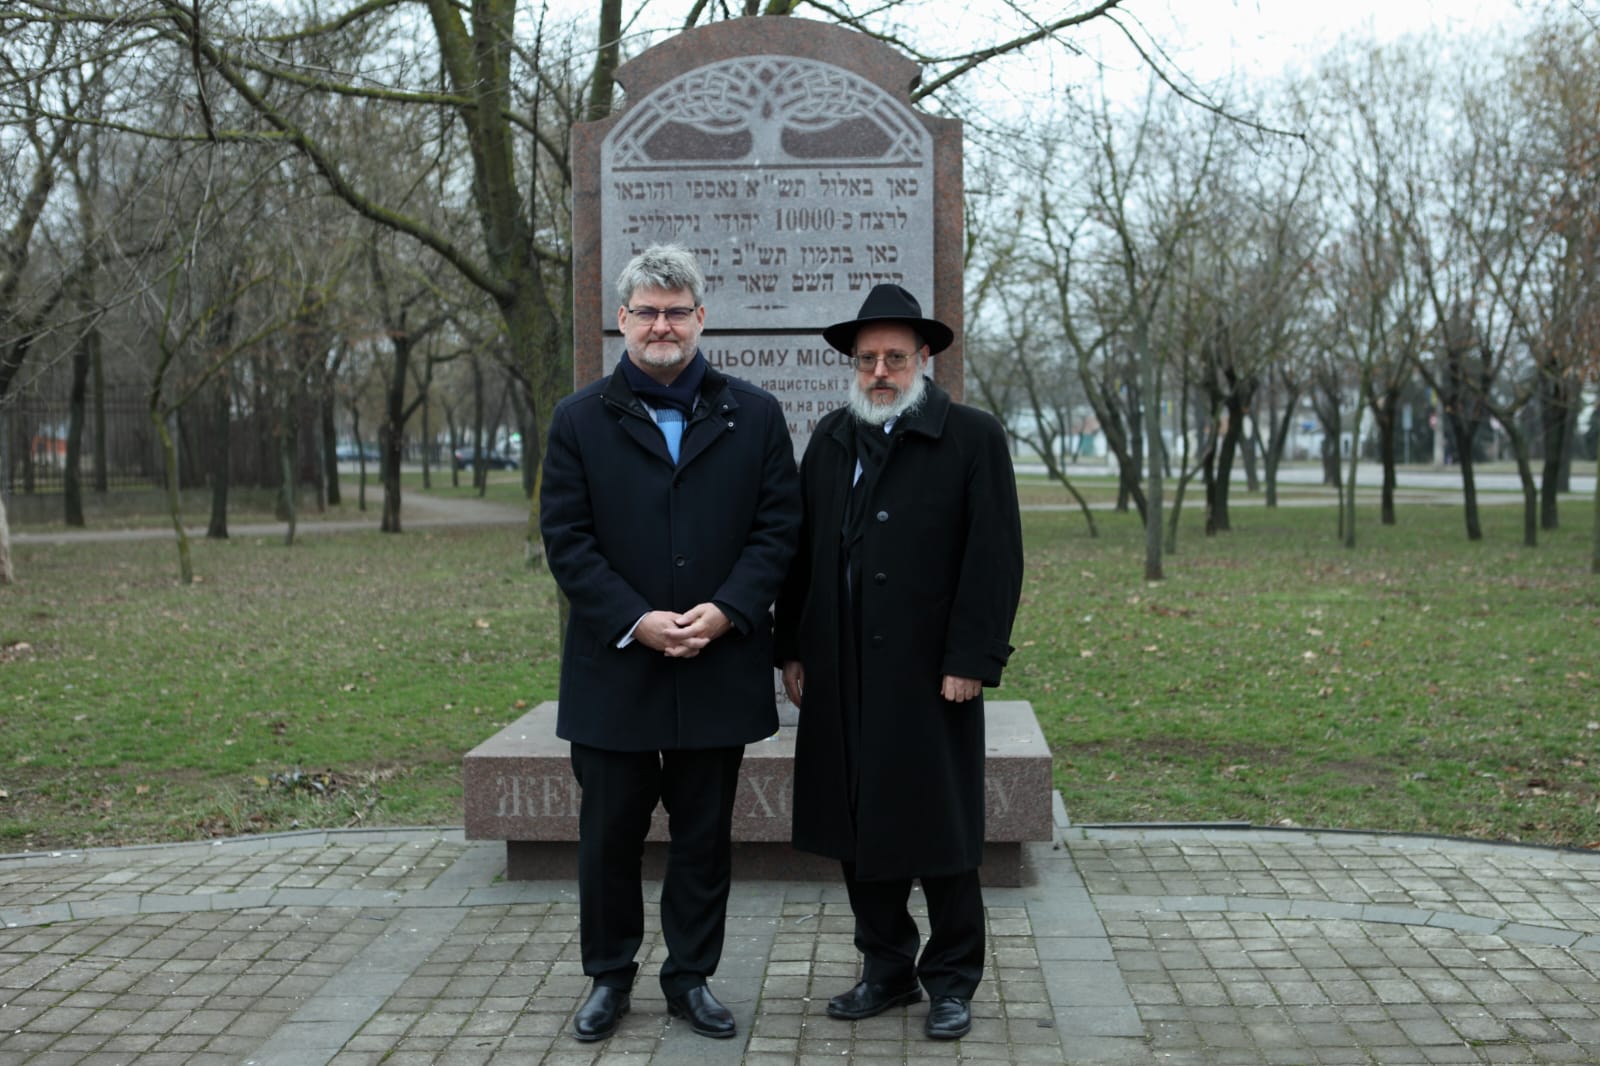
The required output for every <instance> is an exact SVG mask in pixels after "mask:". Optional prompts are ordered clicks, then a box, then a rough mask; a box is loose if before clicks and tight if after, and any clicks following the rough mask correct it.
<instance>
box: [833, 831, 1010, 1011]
mask: <svg viewBox="0 0 1600 1066" xmlns="http://www.w3.org/2000/svg"><path fill="white" fill-rule="evenodd" d="M918 880H920V881H921V882H922V894H923V895H924V896H925V897H927V900H928V927H929V928H928V946H927V947H926V948H924V949H923V951H922V956H921V957H920V958H918V956H917V948H918V947H919V946H921V935H920V934H919V933H918V931H917V923H916V921H915V920H913V919H912V917H911V912H910V910H909V909H908V908H907V906H906V901H907V900H908V899H910V897H911V878H909V877H907V878H902V879H896V880H889V881H861V880H857V878H856V871H855V864H854V863H848V862H847V863H845V864H844V885H845V889H846V890H847V891H848V892H849V893H850V909H851V910H852V911H854V912H855V917H856V948H857V950H859V951H860V952H861V955H862V959H863V962H862V970H861V979H862V980H863V981H871V982H873V983H874V984H883V985H889V986H891V987H894V988H904V987H906V986H908V985H910V984H912V983H913V982H918V981H920V982H921V984H922V987H923V988H925V989H927V990H928V994H929V995H930V996H959V997H960V998H962V999H971V998H972V994H973V993H974V992H976V991H977V989H978V982H979V981H981V980H982V979H983V956H984V927H983V889H982V886H981V885H980V884H979V881H978V871H977V870H966V871H963V872H962V873H958V874H950V875H949V876H946V877H922V878H918Z"/></svg>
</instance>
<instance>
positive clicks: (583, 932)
mask: <svg viewBox="0 0 1600 1066" xmlns="http://www.w3.org/2000/svg"><path fill="white" fill-rule="evenodd" d="M743 759H744V748H743V747H737V748H710V749H706V750H703V751H661V752H656V751H605V750H603V749H601V748H591V747H588V746H586V745H583V744H574V745H572V772H573V774H574V775H575V776H576V777H577V779H578V787H579V788H581V789H582V790H583V795H582V797H581V800H580V802H579V807H578V924H579V940H580V944H581V947H582V954H583V972H584V973H585V974H588V975H589V976H590V977H593V978H594V981H595V984H597V985H610V986H612V987H615V988H623V989H627V988H632V987H633V979H634V976H635V975H636V974H637V973H638V972H639V964H638V963H637V962H635V961H634V956H635V955H637V954H638V952H639V945H640V943H641V942H642V941H643V939H644V889H643V887H642V885H641V884H640V861H641V859H642V857H643V854H644V838H645V834H646V833H648V832H649V831H650V815H651V814H652V813H653V812H654V811H655V808H656V801H657V800H660V801H661V804H662V806H663V807H665V808H666V810H667V824H668V828H669V830H670V832H671V836H672V840H671V842H670V844H669V845H668V847H667V870H666V875H665V877H664V879H663V883H662V886H661V934H662V937H663V939H665V940H666V943H667V960H666V962H664V963H663V964H662V966H661V988H662V990H663V991H664V992H666V993H667V994H668V995H675V994H677V993H680V992H684V991H687V990H688V989H690V988H693V987H695V986H696V985H701V984H704V983H705V980H706V978H707V977H709V976H711V974H713V973H715V972H716V969H717V962H718V960H720V959H721V958H722V938H723V930H724V927H725V925H726V920H727V912H728V888H729V885H730V884H731V882H732V858H733V845H732V844H731V842H730V835H731V833H732V827H733V797H734V793H735V791H736V790H737V788H738V784H739V764H740V762H742V761H743Z"/></svg>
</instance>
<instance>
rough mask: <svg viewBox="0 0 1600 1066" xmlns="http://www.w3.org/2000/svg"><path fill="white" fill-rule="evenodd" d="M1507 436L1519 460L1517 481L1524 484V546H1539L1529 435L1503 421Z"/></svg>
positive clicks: (1536, 490) (1510, 420) (1537, 505)
mask: <svg viewBox="0 0 1600 1066" xmlns="http://www.w3.org/2000/svg"><path fill="white" fill-rule="evenodd" d="M1500 421H1501V424H1502V425H1504V426H1505V427H1506V436H1508V437H1510V438H1511V451H1512V454H1513V455H1514V456H1515V457H1516V460H1517V479H1518V480H1519V481H1520V482H1521V483H1522V546H1523V547H1525V548H1537V547H1538V546H1539V490H1538V488H1537V487H1536V486H1535V485H1534V480H1533V459H1532V457H1531V456H1529V454H1528V437H1527V434H1525V433H1523V432H1522V431H1521V430H1519V429H1516V428H1515V426H1514V422H1515V420H1514V419H1510V418H1504V419H1501V420H1500Z"/></svg>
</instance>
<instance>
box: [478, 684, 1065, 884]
mask: <svg viewBox="0 0 1600 1066" xmlns="http://www.w3.org/2000/svg"><path fill="white" fill-rule="evenodd" d="M555 722H556V705H555V704H554V703H553V702H547V703H541V704H540V705H539V706H537V707H535V708H534V709H533V710H531V711H529V712H528V713H527V714H525V715H523V716H522V717H521V718H519V719H518V720H517V721H515V722H513V723H511V724H510V725H508V726H506V727H505V728H504V729H502V730H501V731H500V732H499V733H496V734H495V735H494V736H493V737H490V738H489V739H488V740H486V741H484V742H483V743H482V744H480V745H478V746H477V747H476V748H473V749H472V750H471V751H470V752H468V753H467V756H466V759H465V761H464V764H463V771H464V775H465V779H466V836H467V839H468V840H504V841H506V842H507V845H506V866H507V870H506V876H507V877H508V878H510V879H511V880H513V881H522V880H549V879H569V878H572V877H575V876H576V874H577V865H576V855H577V840H578V799H579V790H578V784H577V781H576V780H574V779H573V776H572V765H571V761H570V753H571V748H570V746H569V745H568V744H567V742H566V741H564V740H561V739H559V738H558V737H557V736H556V733H555ZM794 733H795V727H793V726H784V727H782V728H780V729H779V730H778V733H777V735H776V736H774V737H772V738H771V739H769V740H764V741H761V742H760V743H756V744H750V745H748V746H746V748H745V756H744V763H743V765H742V766H741V767H740V770H739V792H738V795H737V797H736V798H735V800H734V811H733V840H734V875H735V876H736V877H743V878H748V879H754V880H762V879H773V880H813V879H817V880H836V879H837V878H838V876H839V869H838V864H837V863H836V862H833V861H832V860H829V859H821V858H818V857H817V856H814V855H807V854H804V853H801V852H797V851H795V850H794V849H793V848H791V847H790V846H789V802H790V796H791V795H792V793H793V786H794ZM985 734H986V739H987V747H988V751H987V756H986V759H985V765H984V769H985V789H984V792H985V796H986V799H987V805H986V809H985V815H984V820H985V840H984V866H983V877H984V881H985V882H986V883H988V884H994V885H1002V884H1007V885H1015V884H1021V883H1023V879H1024V877H1025V870H1024V865H1023V860H1022V854H1023V849H1022V844H1023V843H1024V842H1027V841H1039V840H1049V839H1050V834H1051V821H1052V820H1051V797H1052V795H1053V793H1054V789H1053V786H1052V784H1051V778H1050V749H1049V748H1048V747H1047V746H1046V745H1045V742H1044V734H1043V733H1041V732H1040V731H1039V724H1038V722H1037V721H1036V720H1035V719H1034V716H1033V707H1032V706H1031V705H1029V704H1027V703H1024V702H1018V701H996V702H993V703H988V704H986V706H985ZM666 840H667V821H666V812H665V811H662V810H661V809H660V808H657V810H656V813H655V818H654V820H653V821H652V823H651V827H650V835H649V837H648V841H649V842H648V843H647V844H646V846H645V876H647V877H650V878H658V877H659V876H660V871H661V869H662V865H663V857H664V855H665V842H666Z"/></svg>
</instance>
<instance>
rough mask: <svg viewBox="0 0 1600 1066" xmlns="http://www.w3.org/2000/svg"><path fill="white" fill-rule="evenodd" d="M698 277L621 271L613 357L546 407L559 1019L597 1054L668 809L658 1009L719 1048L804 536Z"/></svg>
mask: <svg viewBox="0 0 1600 1066" xmlns="http://www.w3.org/2000/svg"><path fill="white" fill-rule="evenodd" d="M704 289H705V278H704V276H703V275H702V274H701V272H700V268H699V266H698V265H697V264H696V262H695V259H694V257H693V256H692V255H691V254H690V253H689V252H688V251H686V250H685V249H683V248H679V247H676V246H662V245H657V246H652V247H650V248H647V249H645V250H644V251H643V252H641V253H640V254H639V255H637V256H635V257H634V258H633V259H632V260H630V261H629V263H628V265H627V266H626V267H625V268H623V271H622V274H621V276H620V277H619V278H618V279H617V295H618V297H619V299H620V300H621V305H620V306H619V307H618V308H617V328H618V330H619V331H620V332H621V333H622V338H623V342H624V344H625V345H626V349H627V350H626V354H624V355H623V357H622V359H621V361H620V362H619V363H618V365H617V369H616V371H615V372H614V373H612V374H611V375H610V376H609V377H606V378H602V379H600V380H598V381H595V382H593V383H591V384H589V385H587V386H586V387H584V388H582V389H579V390H578V391H577V392H575V393H574V394H573V395H571V396H569V397H567V398H566V399H564V400H562V401H561V402H560V403H559V404H557V405H556V409H555V412H554V414H553V415H552V417H551V422H550V437H549V443H548V446H547V447H546V449H545V459H544V475H543V482H542V486H543V487H542V489H541V492H540V498H539V525H540V529H541V531H542V533H543V535H544V545H545V554H546V557H547V559H548V560H549V565H550V572H551V574H552V575H554V577H555V580H556V584H557V585H559V586H560V587H561V591H562V592H563V593H565V594H566V596H567V598H568V599H569V600H570V602H571V605H572V610H571V615H570V618H569V620H568V624H567V631H566V637H565V641H564V643H563V647H562V657H561V690H560V705H559V710H558V711H557V715H556V734H557V735H558V736H560V737H561V738H563V739H564V740H568V741H571V742H572V770H573V774H574V775H575V776H576V777H577V779H578V784H579V787H580V788H581V789H582V799H581V802H580V807H579V814H578V821H579V838H578V905H579V925H580V934H579V935H580V940H581V946H582V955H583V972H584V973H585V974H587V975H589V976H590V977H591V978H593V980H594V987H593V989H592V990H591V992H590V994H589V996H588V998H587V1000H585V1002H584V1003H583V1005H582V1006H581V1007H580V1008H579V1010H578V1012H577V1014H576V1016H575V1017H574V1018H573V1035H574V1036H576V1037H577V1039H579V1040H583V1041H591V1040H602V1039H604V1038H606V1037H608V1036H610V1035H611V1034H612V1033H614V1032H615V1031H616V1029H617V1025H618V1023H619V1022H620V1021H621V1019H622V1016H623V1015H625V1014H626V1013H627V1012H628V1010H629V1008H630V1005H631V1000H630V992H631V989H632V987H633V981H634V977H635V975H636V974H637V973H638V969H639V966H638V963H637V962H636V961H635V959H634V957H635V955H636V954H637V953H638V950H639V947H640V945H641V943H642V941H643V937H644V898H643V890H642V888H641V885H640V878H641V871H640V859H641V854H642V852H643V848H644V839H645V834H646V833H647V832H648V831H649V828H650V817H651V814H652V812H653V811H654V810H655V807H656V803H657V802H658V801H659V802H660V803H661V805H662V806H663V807H665V808H666V811H667V817H668V828H669V831H670V834H671V842H670V844H669V845H668V850H667V867H666V873H665V876H664V878H663V882H662V889H661V932H662V937H663V939H664V940H665V941H666V946H667V958H666V961H665V962H663V963H662V965H661V972H660V982H661V990H662V992H663V993H664V994H665V996H666V1000H667V1009H668V1011H669V1012H670V1013H671V1014H672V1015H673V1016H674V1017H679V1018H684V1019H686V1020H687V1021H688V1023H689V1025H690V1027H691V1028H692V1029H693V1030H694V1031H695V1032H696V1033H699V1034H701V1035H702V1036H710V1037H731V1036H733V1035H734V1032H735V1025H734V1020H733V1015H732V1013H731V1012H730V1011H728V1009H727V1008H726V1007H724V1006H723V1005H722V1004H721V1003H719V1002H718V1001H717V999H716V997H715V996H713V995H712V994H711V991H710V989H709V988H708V987H707V984H706V979H707V978H708V977H710V976H711V975H712V974H713V973H714V972H715V971H716V968H717V962H718V960H719V959H720V958H721V956H722V941H723V928H724V924H725V920H726V914H727V900H728V888H729V883H730V877H731V854H732V844H731V841H730V838H731V830H732V823H733V800H734V791H735V788H736V786H737V784H738V778H739V764H740V762H741V761H742V760H743V757H744V745H745V744H747V743H749V742H751V741H754V740H762V739H765V738H766V737H769V736H771V735H772V734H773V733H774V732H776V731H777V728H778V717H777V710H776V707H775V704H774V693H773V685H772V661H773V655H772V616H771V606H772V603H773V601H774V600H775V599H776V598H777V594H778V589H779V588H780V587H781V585H782V583H783V576H784V573H785V571H786V570H787V568H788V566H789V561H790V559H791V557H792V556H793V555H794V552H795V547H796V544H797V543H798V538H799V527H800V490H799V479H798V474H797V472H796V470H795V462H794V445H793V443H792V441H791V440H790V437H789V429H788V424H787V422H786V420H785V417H784V413H783V410H782V409H781V408H780V407H779V405H778V402H777V401H776V400H775V399H774V398H773V397H772V396H771V395H769V394H768V393H766V392H763V391H762V390H761V389H758V388H756V387H755V386H753V385H750V384H748V383H746V382H744V381H740V380H738V379H736V378H731V377H728V376H726V375H724V374H722V373H720V372H719V371H717V370H716V369H714V368H713V367H711V366H710V365H709V364H708V363H707V362H706V359H705V356H704V355H702V354H701V352H700V350H699V348H698V341H699V337H700V331H701V329H702V328H703V326H704V324H705V318H706V309H705V306H704V305H703V304H702V303H701V298H702V295H703V293H704Z"/></svg>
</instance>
